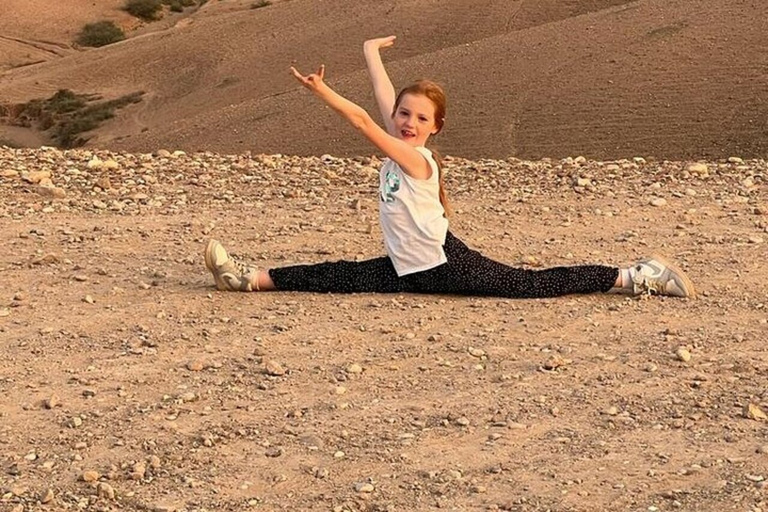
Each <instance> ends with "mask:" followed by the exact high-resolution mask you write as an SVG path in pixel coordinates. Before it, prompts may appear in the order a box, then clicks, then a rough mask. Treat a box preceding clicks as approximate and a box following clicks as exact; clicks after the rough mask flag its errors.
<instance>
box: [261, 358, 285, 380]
mask: <svg viewBox="0 0 768 512" xmlns="http://www.w3.org/2000/svg"><path fill="white" fill-rule="evenodd" d="M264 371H265V373H266V374H267V375H271V376H273V377H280V376H283V375H285V368H283V367H282V365H281V364H280V363H278V362H277V361H274V360H271V359H270V360H269V361H267V362H266V364H265V365H264Z"/></svg>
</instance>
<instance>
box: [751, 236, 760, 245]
mask: <svg viewBox="0 0 768 512" xmlns="http://www.w3.org/2000/svg"><path fill="white" fill-rule="evenodd" d="M749 243H751V244H761V243H763V237H761V236H750V237H749Z"/></svg>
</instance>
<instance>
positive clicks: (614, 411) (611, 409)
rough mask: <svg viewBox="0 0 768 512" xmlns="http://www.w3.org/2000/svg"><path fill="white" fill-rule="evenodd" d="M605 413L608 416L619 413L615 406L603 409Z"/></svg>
mask: <svg viewBox="0 0 768 512" xmlns="http://www.w3.org/2000/svg"><path fill="white" fill-rule="evenodd" d="M605 414H607V415H608V416H616V415H618V414H619V409H617V408H616V407H609V408H607V409H606V410H605Z"/></svg>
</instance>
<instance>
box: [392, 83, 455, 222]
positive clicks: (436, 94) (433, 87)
mask: <svg viewBox="0 0 768 512" xmlns="http://www.w3.org/2000/svg"><path fill="white" fill-rule="evenodd" d="M406 94H415V95H421V96H425V97H426V98H427V99H429V100H430V101H431V102H432V104H433V105H434V106H435V127H436V128H437V131H436V132H435V134H438V133H440V131H441V130H442V129H443V125H444V124H445V103H446V100H445V91H443V88H442V87H440V86H439V85H438V84H436V83H435V82H433V81H431V80H418V81H417V82H414V83H413V84H411V85H409V86H408V87H406V88H405V89H403V90H401V91H400V92H399V93H398V95H397V98H396V99H395V107H394V110H393V111H392V116H393V117H394V115H395V112H397V107H399V106H400V101H401V100H402V99H403V96H405V95H406ZM431 151H432V156H433V157H434V158H435V162H437V178H438V183H439V184H440V192H439V196H440V204H442V205H443V210H445V214H446V216H448V215H450V214H451V213H452V210H451V205H450V203H449V202H448V195H447V194H446V192H445V183H444V182H443V159H442V157H441V156H440V154H439V153H438V152H437V151H435V150H434V149H432V150H431Z"/></svg>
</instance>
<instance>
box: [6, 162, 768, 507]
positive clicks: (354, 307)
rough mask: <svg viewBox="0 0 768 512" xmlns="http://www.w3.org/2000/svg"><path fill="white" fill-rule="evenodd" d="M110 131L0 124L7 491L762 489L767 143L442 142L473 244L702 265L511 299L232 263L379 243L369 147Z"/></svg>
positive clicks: (617, 499) (571, 260)
mask: <svg viewBox="0 0 768 512" xmlns="http://www.w3.org/2000/svg"><path fill="white" fill-rule="evenodd" d="M92 157H93V155H92V154H91V153H88V152H82V151H81V152H67V153H59V152H57V151H53V150H48V151H45V150H41V151H26V150H24V151H22V150H18V151H13V150H8V149H2V148H0V196H1V197H2V201H0V217H2V219H3V222H2V223H0V237H1V238H2V240H4V246H5V247H6V250H5V251H3V253H2V255H0V290H3V292H2V296H0V347H2V354H3V357H2V358H0V396H1V397H2V399H1V400H0V510H12V511H14V512H18V511H31V510H94V511H107V510H126V511H131V510H136V511H138V510H158V511H160V510H163V511H168V510H178V511H204V510H208V511H214V510H215V511H224V510H227V511H229V510H231V511H241V510H275V511H276V510H285V511H297V510H318V511H389V510H393V511H394V510H397V511H427V510H436V509H446V510H467V511H469V510H473V511H474V510H506V511H539V510H541V511H544V510H549V511H587V510H589V511H593V510H633V511H656V510H659V511H666V510H686V511H697V512H699V511H709V510H712V511H714V510H718V511H720V510H738V511H745V510H748V511H757V510H765V508H766V506H768V503H766V498H765V488H764V485H765V478H766V477H768V428H766V418H765V414H764V412H763V411H768V394H766V387H765V379H766V374H768V363H766V345H765V339H766V334H768V312H767V310H766V297H768V280H766V271H765V268H764V265H763V262H764V260H765V239H766V237H767V236H768V235H767V234H766V230H768V217H767V216H766V213H767V210H766V207H767V205H766V193H767V192H768V188H767V187H766V181H765V177H766V170H768V163H766V161H765V160H748V161H745V162H740V161H738V160H735V159H734V160H733V161H732V162H730V163H728V162H725V161H720V162H714V161H713V162H708V163H706V164H703V163H699V164H692V163H691V162H673V161H668V162H667V161H665V162H644V161H642V160H636V161H619V162H593V161H585V162H582V161H581V160H576V161H574V160H573V159H567V160H563V161H559V160H554V161H548V160H545V161H536V162H530V161H519V160H514V159H510V160H507V161H493V160H481V161H467V160H462V159H450V160H449V161H448V162H447V172H448V187H449V191H450V193H451V196H452V197H453V201H454V205H455V208H456V210H457V212H456V215H455V217H454V218H453V219H452V221H451V222H452V230H453V231H454V232H455V233H456V234H457V235H458V236H460V237H461V238H462V239H464V240H465V241H466V242H467V243H468V244H470V245H471V246H472V247H474V248H476V249H479V250H481V251H483V252H485V253H486V254H488V255H489V256H492V257H495V258H497V259H499V260H502V261H506V262H510V263H513V264H526V265H529V266H533V267H534V268H537V267H538V266H550V265H559V264H576V263H588V262H602V263H609V264H616V265H625V264H629V263H631V262H632V261H634V260H635V259H637V258H638V257H640V256H642V255H645V254H647V253H650V252H655V251H658V252H661V253H663V254H665V255H667V256H668V257H670V258H672V259H674V260H675V261H677V262H678V263H679V264H680V265H681V266H682V267H683V268H685V269H686V270H687V272H688V273H689V274H690V276H691V277H692V279H693V280H694V281H695V283H696V285H697V286H698V288H699V291H700V293H701V296H700V298H699V299H697V300H675V299H668V298H660V297H650V298H626V297H619V296H612V295H598V296H571V297H564V298H558V299H550V300H502V299H486V298H461V297H450V296H421V295H397V296H390V295H377V294H362V295H349V296H344V295H321V294H303V293H265V294H256V293H254V294H236V293H222V292H218V291H215V289H214V288H213V286H212V285H213V281H212V278H211V277H210V276H209V275H207V273H206V271H205V267H204V264H203V258H202V254H201V251H202V249H203V247H204V244H205V242H206V241H207V240H208V239H209V238H210V237H217V238H219V239H221V240H224V241H225V242H226V243H227V244H228V246H229V247H231V248H232V249H233V250H234V252H235V253H237V254H238V256H240V257H241V258H243V259H245V260H248V261H251V262H254V263H255V264H257V265H259V266H263V267H269V266H277V265H285V264H289V263H296V262H316V261H323V260H327V259H339V258H344V259H356V258H367V257H373V256H378V255H379V254H381V252H382V249H381V236H380V233H379V232H378V227H377V225H376V222H377V214H376V207H377V203H376V192H375V187H376V184H375V177H374V176H375V170H374V167H375V166H376V162H375V161H371V160H370V159H368V158H356V159H343V160H342V159H337V158H333V157H330V156H325V157H323V158H322V159H321V158H318V157H313V158H298V157H282V158H277V157H268V156H256V155H254V156H250V155H247V154H245V155H240V156H218V155H214V154H196V155H189V156H184V155H177V156H173V155H169V154H167V153H163V154H162V155H161V156H156V157H152V156H149V155H129V154H110V153H106V152H101V153H99V157H100V161H95V160H93V159H92ZM40 172H42V174H40ZM46 173H48V174H49V176H46ZM46 179H50V180H51V182H50V183H48V182H47V181H46ZM40 183H42V184H43V186H42V187H41V185H40ZM54 196H55V197H54ZM659 199H663V200H664V201H658V200H659ZM651 201H653V202H654V204H657V205H659V206H651V204H650V203H651ZM681 349H682V350H681ZM750 406H751V408H750ZM43 501H44V502H46V504H45V505H42V504H41V502H43Z"/></svg>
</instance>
